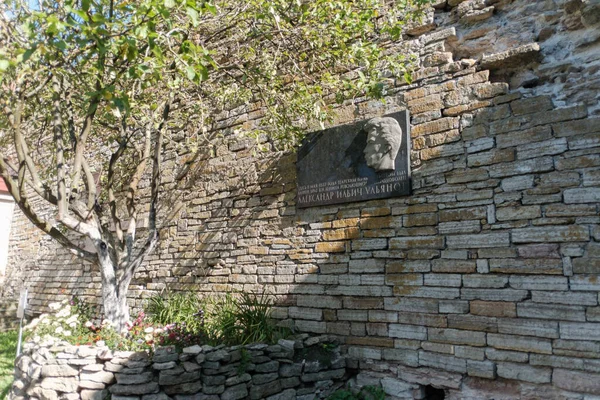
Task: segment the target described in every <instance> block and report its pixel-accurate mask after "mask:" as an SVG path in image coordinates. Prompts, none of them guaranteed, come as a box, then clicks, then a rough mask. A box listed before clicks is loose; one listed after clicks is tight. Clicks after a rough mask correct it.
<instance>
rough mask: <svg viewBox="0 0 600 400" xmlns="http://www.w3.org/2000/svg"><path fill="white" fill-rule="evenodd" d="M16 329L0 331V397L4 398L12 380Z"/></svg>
mask: <svg viewBox="0 0 600 400" xmlns="http://www.w3.org/2000/svg"><path fill="white" fill-rule="evenodd" d="M17 338H18V333H17V331H9V332H1V333H0V399H4V398H6V395H7V394H8V392H9V391H10V386H11V384H12V381H13V374H14V362H15V354H16V352H17Z"/></svg>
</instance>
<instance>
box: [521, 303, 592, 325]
mask: <svg viewBox="0 0 600 400" xmlns="http://www.w3.org/2000/svg"><path fill="white" fill-rule="evenodd" d="M517 316H518V317H519V318H541V319H551V320H562V321H585V311H584V307H583V306H569V305H562V304H540V303H533V302H526V303H520V304H517Z"/></svg>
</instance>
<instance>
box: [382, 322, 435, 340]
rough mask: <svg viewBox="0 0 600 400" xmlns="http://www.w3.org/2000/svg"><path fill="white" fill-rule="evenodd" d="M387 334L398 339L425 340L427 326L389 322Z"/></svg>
mask: <svg viewBox="0 0 600 400" xmlns="http://www.w3.org/2000/svg"><path fill="white" fill-rule="evenodd" d="M389 336H390V337H393V338H400V339H416V340H427V328H426V327H424V326H418V325H405V324H390V326H389Z"/></svg>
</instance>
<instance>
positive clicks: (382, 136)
mask: <svg viewBox="0 0 600 400" xmlns="http://www.w3.org/2000/svg"><path fill="white" fill-rule="evenodd" d="M365 129H366V131H367V145H366V147H365V149H364V151H363V154H364V155H365V160H366V162H367V165H368V166H369V167H370V168H373V169H374V170H376V171H393V170H394V169H395V159H396V155H397V154H398V151H399V150H400V144H401V143H402V129H401V128H400V125H399V124H398V121H396V120H395V119H394V118H390V117H382V118H373V119H371V120H369V121H368V122H367V123H366V125H365Z"/></svg>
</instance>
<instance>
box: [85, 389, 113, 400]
mask: <svg viewBox="0 0 600 400" xmlns="http://www.w3.org/2000/svg"><path fill="white" fill-rule="evenodd" d="M107 395H108V390H82V391H81V392H80V396H81V400H104V399H105V398H106V396H107Z"/></svg>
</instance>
